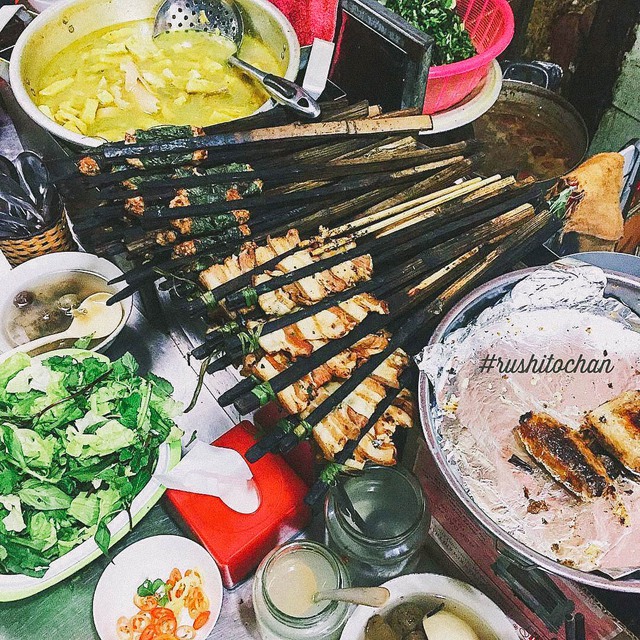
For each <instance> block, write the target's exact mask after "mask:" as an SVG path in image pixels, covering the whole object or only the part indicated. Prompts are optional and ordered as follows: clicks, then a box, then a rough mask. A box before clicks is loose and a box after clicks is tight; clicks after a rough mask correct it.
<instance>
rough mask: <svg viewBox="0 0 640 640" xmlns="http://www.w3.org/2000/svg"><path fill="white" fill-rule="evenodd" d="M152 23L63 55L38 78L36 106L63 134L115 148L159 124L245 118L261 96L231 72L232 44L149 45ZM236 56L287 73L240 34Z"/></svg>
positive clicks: (83, 42)
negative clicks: (108, 143)
mask: <svg viewBox="0 0 640 640" xmlns="http://www.w3.org/2000/svg"><path fill="white" fill-rule="evenodd" d="M152 34H153V20H136V21H133V22H126V23H122V24H119V25H115V26H111V27H107V28H104V29H100V30H98V31H95V32H93V33H90V34H88V35H86V36H84V37H83V38H80V39H79V40H77V41H76V42H73V43H72V44H71V45H69V46H67V47H66V48H64V49H62V50H61V51H60V52H59V53H58V54H57V55H56V56H54V57H53V58H52V60H51V61H50V62H49V64H48V65H47V66H46V67H45V68H44V71H43V73H42V74H41V76H40V79H39V83H38V87H37V94H36V98H35V100H36V104H37V105H38V108H39V109H40V110H41V111H42V112H43V113H44V114H45V115H46V116H47V117H49V118H51V119H53V120H55V121H56V122H57V123H59V124H61V125H62V126H63V127H65V128H66V129H69V130H70V131H73V132H74V133H79V134H82V135H88V136H92V137H100V138H105V139H107V140H120V139H122V138H123V137H124V134H125V132H127V131H133V130H135V129H148V128H150V127H154V126H157V125H162V124H173V125H194V126H200V127H204V126H208V125H212V124H217V123H219V122H226V121H228V120H232V119H234V118H240V117H243V116H247V115H249V114H251V113H253V112H254V111H256V110H257V109H258V108H259V107H260V106H262V104H264V102H265V101H266V100H267V99H268V95H267V94H266V92H265V91H264V90H263V89H262V88H261V87H260V86H259V85H257V84H256V83H254V82H253V81H252V80H250V79H249V78H248V77H247V76H246V75H245V74H243V73H242V72H241V71H239V70H237V69H235V68H234V67H231V66H230V65H229V63H228V59H229V56H231V55H232V54H235V53H236V48H235V45H234V43H233V42H232V41H231V40H229V39H227V38H223V37H221V36H218V35H216V34H212V33H206V32H203V31H180V32H171V33H167V34H163V35H161V36H159V37H158V38H156V39H153V37H152ZM241 56H242V58H243V59H244V60H246V61H247V62H249V63H251V64H253V65H255V66H257V67H258V68H260V69H262V70H264V71H266V72H270V73H275V74H278V75H282V74H283V73H284V71H285V69H284V67H283V63H281V62H280V61H279V60H278V59H277V58H276V56H275V55H274V53H273V52H272V51H271V49H270V48H269V47H267V45H265V44H264V43H263V42H262V41H261V40H259V39H257V38H255V37H252V36H251V35H249V34H245V36H244V39H243V42H242V49H241Z"/></svg>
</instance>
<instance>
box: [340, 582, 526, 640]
mask: <svg viewBox="0 0 640 640" xmlns="http://www.w3.org/2000/svg"><path fill="white" fill-rule="evenodd" d="M383 586H385V587H387V589H389V591H390V592H391V597H390V598H389V602H387V604H386V605H385V606H384V607H381V608H380V609H374V608H372V607H357V608H356V610H355V612H354V613H353V615H352V616H351V618H349V622H347V626H346V627H345V628H344V631H343V632H342V636H341V640H364V630H365V628H366V626H367V622H368V621H369V619H370V618H371V616H373V615H375V614H376V613H379V614H380V615H382V616H385V615H386V614H387V613H389V612H390V611H391V610H392V609H394V608H395V607H397V606H398V605H399V604H402V602H403V601H405V600H412V599H415V598H416V597H419V596H441V597H443V598H445V599H446V600H448V601H449V602H450V603H451V604H452V606H451V608H450V610H451V611H452V612H453V613H455V604H456V603H458V604H460V605H462V607H464V608H466V609H468V610H470V611H471V612H473V614H475V616H476V617H477V618H478V619H479V620H482V621H483V622H485V623H486V624H487V626H488V627H489V628H490V629H491V630H492V632H493V634H494V637H495V638H498V639H499V640H518V638H519V635H518V633H517V631H516V630H515V627H514V626H513V624H512V623H511V621H510V620H509V618H507V616H505V614H504V613H502V611H501V610H500V609H499V608H498V607H497V606H496V605H495V604H494V603H493V602H492V601H491V600H489V598H487V596H485V595H484V594H483V593H482V592H480V591H478V590H477V589H476V588H475V587H472V586H471V585H469V584H466V583H465V582H461V581H460V580H454V579H453V578H448V577H447V576H439V575H435V574H433V573H414V574H411V575H407V576H400V577H399V578H394V579H393V580H389V582H385V584H384V585H383ZM481 640H485V638H482V637H481Z"/></svg>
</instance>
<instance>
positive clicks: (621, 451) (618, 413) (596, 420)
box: [585, 390, 640, 474]
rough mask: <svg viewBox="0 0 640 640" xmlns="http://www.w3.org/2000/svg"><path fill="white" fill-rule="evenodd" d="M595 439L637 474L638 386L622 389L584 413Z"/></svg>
mask: <svg viewBox="0 0 640 640" xmlns="http://www.w3.org/2000/svg"><path fill="white" fill-rule="evenodd" d="M585 423H586V424H587V426H588V428H589V429H590V430H591V432H592V433H593V434H594V435H595V437H596V440H597V441H598V442H599V443H600V444H601V445H602V447H603V448H604V449H606V450H607V451H609V452H610V453H611V454H612V455H613V456H615V458H616V459H617V460H619V461H620V463H621V464H622V465H623V466H624V467H626V468H627V469H629V471H632V472H633V473H638V474H640V390H635V391H625V392H624V393H621V394H620V395H619V396H617V397H616V398H614V399H613V400H609V402H605V403H604V404H602V405H600V406H599V407H598V408H597V409H594V410H593V411H590V412H589V413H587V415H586V416H585Z"/></svg>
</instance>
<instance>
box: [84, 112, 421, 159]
mask: <svg viewBox="0 0 640 640" xmlns="http://www.w3.org/2000/svg"><path fill="white" fill-rule="evenodd" d="M431 126H432V123H431V117H430V116H422V115H420V116H400V117H391V118H389V117H386V118H385V117H382V118H376V119H362V120H339V121H333V122H319V123H305V124H300V123H293V124H290V125H282V126H276V127H266V128H263V129H254V130H251V131H239V132H235V133H222V134H217V135H209V136H197V137H192V138H181V139H179V140H171V141H167V142H162V141H161V142H155V143H150V144H132V145H126V146H124V147H119V146H114V145H109V144H106V145H103V146H102V147H100V148H99V152H98V153H96V154H89V157H97V158H100V157H103V158H105V159H108V160H116V159H127V158H139V157H141V156H151V155H163V154H169V153H180V152H185V151H199V150H204V149H220V148H226V147H234V146H236V145H247V144H254V143H259V142H274V141H281V140H284V141H287V142H289V141H291V140H304V139H306V140H309V141H315V140H318V139H329V138H340V137H346V136H350V137H357V136H370V135H388V134H390V133H416V132H419V131H424V130H429V129H431Z"/></svg>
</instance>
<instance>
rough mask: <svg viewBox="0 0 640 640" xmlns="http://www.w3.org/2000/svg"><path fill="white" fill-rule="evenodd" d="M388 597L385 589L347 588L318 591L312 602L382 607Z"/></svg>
mask: <svg viewBox="0 0 640 640" xmlns="http://www.w3.org/2000/svg"><path fill="white" fill-rule="evenodd" d="M390 595H391V594H390V592H389V589H387V588H386V587H349V588H346V589H327V590H326V591H318V592H317V593H316V594H315V595H314V596H313V601H314V602H321V601H323V600H333V601H334V602H349V603H351V604H361V605H364V606H365V607H384V605H385V604H387V602H388V600H389V597H390Z"/></svg>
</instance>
